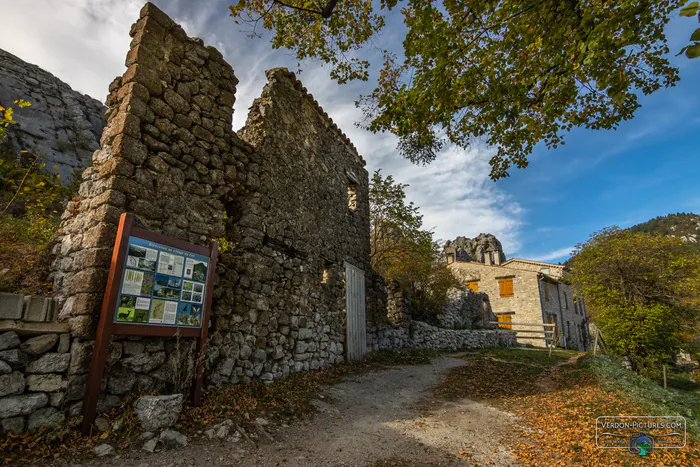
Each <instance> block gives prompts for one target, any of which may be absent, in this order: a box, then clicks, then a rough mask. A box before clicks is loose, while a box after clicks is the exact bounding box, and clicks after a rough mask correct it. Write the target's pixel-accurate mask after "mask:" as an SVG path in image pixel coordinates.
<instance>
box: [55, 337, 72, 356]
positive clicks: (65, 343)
mask: <svg viewBox="0 0 700 467" xmlns="http://www.w3.org/2000/svg"><path fill="white" fill-rule="evenodd" d="M69 351H70V334H61V335H60V336H59V337H58V348H57V349H56V352H58V353H68V352H69Z"/></svg>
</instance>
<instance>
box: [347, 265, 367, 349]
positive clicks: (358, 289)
mask: <svg viewBox="0 0 700 467" xmlns="http://www.w3.org/2000/svg"><path fill="white" fill-rule="evenodd" d="M345 346H346V349H347V359H348V360H360V359H361V358H362V357H364V356H365V354H366V353H367V329H366V323H365V273H364V271H362V269H359V268H356V267H355V266H353V265H352V264H350V263H345Z"/></svg>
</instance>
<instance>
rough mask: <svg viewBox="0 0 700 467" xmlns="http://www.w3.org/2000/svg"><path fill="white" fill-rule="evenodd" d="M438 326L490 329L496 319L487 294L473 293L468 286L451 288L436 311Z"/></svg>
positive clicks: (493, 326)
mask: <svg viewBox="0 0 700 467" xmlns="http://www.w3.org/2000/svg"><path fill="white" fill-rule="evenodd" d="M437 318H438V322H439V323H440V327H443V328H447V329H492V328H495V327H496V325H493V324H489V323H490V322H491V321H496V315H494V314H493V310H492V309H491V303H490V301H489V296H488V295H487V294H485V293H483V292H478V293H475V292H474V291H473V290H471V289H470V288H468V287H459V288H452V289H450V290H449V291H448V292H447V301H446V303H445V304H444V305H443V306H442V308H441V309H440V312H439V313H438V316H437Z"/></svg>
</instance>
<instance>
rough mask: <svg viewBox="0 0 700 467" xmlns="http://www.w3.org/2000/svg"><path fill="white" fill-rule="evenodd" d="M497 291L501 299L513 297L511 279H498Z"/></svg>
mask: <svg viewBox="0 0 700 467" xmlns="http://www.w3.org/2000/svg"><path fill="white" fill-rule="evenodd" d="M498 289H499V292H500V295H501V297H512V296H513V278H512V277H508V278H506V279H498Z"/></svg>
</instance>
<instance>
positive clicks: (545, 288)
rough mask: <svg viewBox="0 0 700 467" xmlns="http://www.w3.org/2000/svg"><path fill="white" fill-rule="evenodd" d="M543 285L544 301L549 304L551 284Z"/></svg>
mask: <svg viewBox="0 0 700 467" xmlns="http://www.w3.org/2000/svg"><path fill="white" fill-rule="evenodd" d="M543 285H544V300H545V301H546V302H548V301H549V284H547V283H546V282H545V283H544V284H543Z"/></svg>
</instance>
